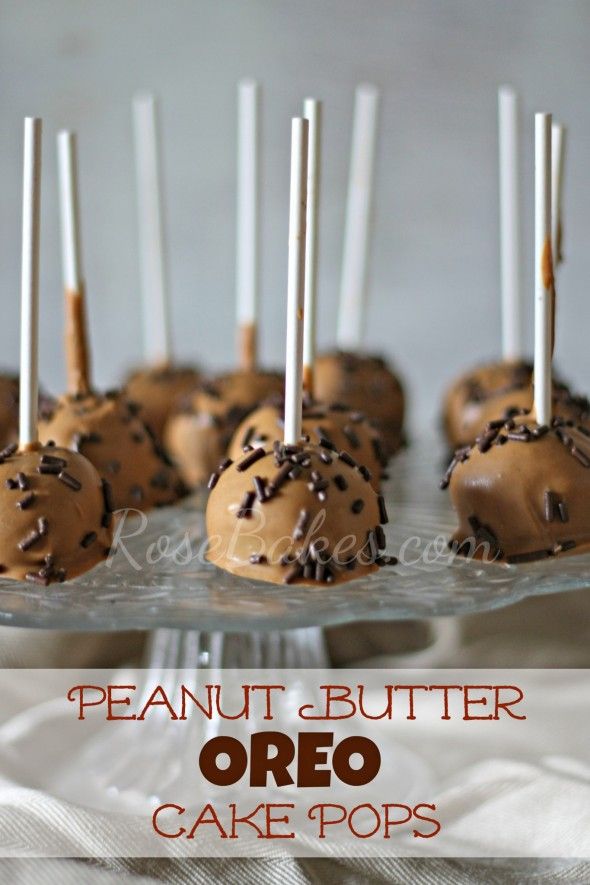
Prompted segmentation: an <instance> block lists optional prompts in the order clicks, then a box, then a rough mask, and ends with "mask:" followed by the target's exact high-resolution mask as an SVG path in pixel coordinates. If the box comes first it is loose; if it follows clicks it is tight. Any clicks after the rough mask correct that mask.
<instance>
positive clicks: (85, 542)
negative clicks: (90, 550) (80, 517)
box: [80, 532, 98, 548]
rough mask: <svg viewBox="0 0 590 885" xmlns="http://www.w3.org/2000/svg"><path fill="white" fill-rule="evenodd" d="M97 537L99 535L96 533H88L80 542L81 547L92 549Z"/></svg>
mask: <svg viewBox="0 0 590 885" xmlns="http://www.w3.org/2000/svg"><path fill="white" fill-rule="evenodd" d="M97 537H98V535H97V534H96V532H87V533H86V534H85V535H84V537H83V538H82V540H81V541H80V547H84V548H86V547H90V545H91V544H93V543H94V542H95V541H96V539H97Z"/></svg>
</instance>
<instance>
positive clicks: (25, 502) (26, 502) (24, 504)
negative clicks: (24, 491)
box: [16, 492, 36, 510]
mask: <svg viewBox="0 0 590 885" xmlns="http://www.w3.org/2000/svg"><path fill="white" fill-rule="evenodd" d="M35 498H36V495H35V492H29V494H28V495H25V496H24V498H21V499H20V501H17V502H16V506H17V507H20V509H21V510H27V509H28V508H29V507H30V506H31V504H32V503H33V501H34V500H35Z"/></svg>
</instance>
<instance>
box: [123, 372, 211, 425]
mask: <svg viewBox="0 0 590 885" xmlns="http://www.w3.org/2000/svg"><path fill="white" fill-rule="evenodd" d="M198 383H199V373H198V372H197V370H196V369H193V368H191V367H190V366H175V365H169V364H162V365H160V366H151V367H147V368H142V369H134V370H133V371H132V372H131V373H130V374H129V375H128V376H127V378H126V379H125V382H124V388H123V389H124V391H125V395H126V396H127V398H128V399H129V401H130V402H132V403H134V405H135V406H136V407H137V410H138V411H137V414H138V415H139V417H140V418H141V420H142V421H143V423H144V424H147V426H148V427H149V428H150V430H151V431H152V434H153V435H154V437H155V438H156V439H157V440H158V441H159V442H161V441H162V440H163V437H164V428H165V426H166V422H167V421H168V419H169V418H170V416H171V415H172V414H174V412H175V411H176V409H177V408H178V407H179V406H180V404H181V402H182V401H183V400H184V399H185V397H186V396H187V395H188V394H189V393H191V392H192V391H193V390H194V389H195V388H196V386H197V385H198Z"/></svg>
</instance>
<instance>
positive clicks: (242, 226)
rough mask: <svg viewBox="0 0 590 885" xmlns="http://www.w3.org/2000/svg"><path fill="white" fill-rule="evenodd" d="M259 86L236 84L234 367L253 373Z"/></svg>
mask: <svg viewBox="0 0 590 885" xmlns="http://www.w3.org/2000/svg"><path fill="white" fill-rule="evenodd" d="M259 111H260V86H259V85H258V83H256V82H255V81H254V80H242V81H241V82H240V83H239V84H238V194H237V235H236V242H237V253H236V304H237V324H238V351H239V353H238V363H239V365H240V367H241V368H242V369H244V370H245V371H250V370H252V369H254V367H255V365H256V356H257V354H256V350H257V341H256V338H257V324H258V290H259V267H258V265H259V261H258V256H259V239H260V211H259V199H260V198H259V192H260V181H259V179H260V159H259V141H260V122H259V116H260V113H259Z"/></svg>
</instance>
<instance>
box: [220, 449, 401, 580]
mask: <svg viewBox="0 0 590 885" xmlns="http://www.w3.org/2000/svg"><path fill="white" fill-rule="evenodd" d="M366 477H367V473H366V470H365V469H363V467H362V466H361V465H358V464H357V463H356V462H355V461H354V460H353V459H352V458H350V456H349V455H347V453H346V452H342V453H341V454H338V453H336V452H333V451H332V450H331V449H329V448H324V447H322V446H306V445H304V444H302V445H299V446H297V445H283V444H281V443H280V442H278V441H275V444H274V448H272V447H265V448H263V447H259V448H256V449H252V451H250V452H247V453H245V454H244V453H243V454H242V457H241V458H240V459H239V460H238V461H234V462H231V463H230V462H229V461H226V462H225V463H223V464H222V465H220V467H219V468H218V470H217V471H216V472H214V473H213V474H212V476H211V480H210V483H209V485H210V488H211V493H210V496H209V501H208V504H207V535H208V538H209V553H208V559H209V560H210V561H211V562H214V563H215V564H216V565H218V566H220V567H221V568H223V569H225V570H226V571H229V572H232V573H234V574H237V575H241V576H242V577H246V578H258V579H259V580H263V581H270V582H272V583H275V584H290V583H310V584H314V583H318V584H323V583H331V582H334V583H339V582H343V581H348V580H351V579H352V578H357V577H360V576H361V575H364V574H368V573H370V572H372V571H374V570H375V569H376V568H378V567H379V566H381V565H386V564H389V563H390V562H392V560H391V558H390V557H387V556H386V555H385V554H384V553H383V548H384V547H385V535H384V532H383V527H382V524H383V523H385V522H387V513H386V510H385V505H384V502H383V498H381V497H379V496H378V495H377V493H376V492H375V491H374V489H373V488H372V487H371V485H370V483H369V482H368V481H367V478H366Z"/></svg>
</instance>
